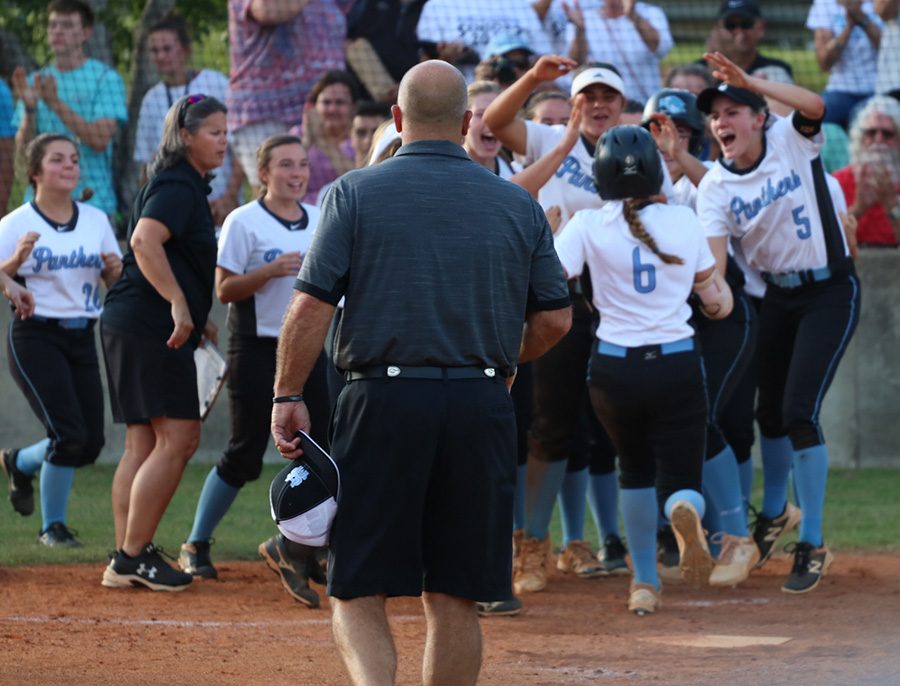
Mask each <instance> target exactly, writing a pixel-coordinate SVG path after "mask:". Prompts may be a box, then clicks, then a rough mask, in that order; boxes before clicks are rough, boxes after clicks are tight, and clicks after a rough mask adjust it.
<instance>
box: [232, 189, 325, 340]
mask: <svg viewBox="0 0 900 686" xmlns="http://www.w3.org/2000/svg"><path fill="white" fill-rule="evenodd" d="M301 206H302V207H303V210H304V211H305V212H306V218H307V221H306V222H305V223H304V222H302V221H301V222H297V223H294V224H288V223H285V222H284V221H283V220H281V219H280V218H278V217H276V216H275V215H274V214H272V213H271V212H270V211H269V210H268V209H267V208H266V207H265V206H264V205H263V204H262V203H261V202H260V201H259V200H254V201H253V202H250V203H247V204H246V205H241V206H240V207H238V208H237V209H236V210H234V211H233V212H232V213H231V214H229V215H228V216H227V217H226V218H225V222H224V223H223V225H222V234H221V235H220V236H219V255H218V258H217V260H216V264H217V266H219V267H222V268H223V269H227V270H228V271H230V272H232V273H234V274H246V273H248V272H252V271H254V270H255V269H259V268H260V267H262V266H264V265H266V264H268V263H269V262H272V261H273V260H275V259H276V258H277V257H278V256H279V255H281V254H282V253H285V252H297V251H299V252H300V253H301V255H306V251H307V250H309V246H310V244H311V243H312V238H313V234H314V233H315V230H316V225H317V224H318V223H319V208H318V207H314V206H313V205H307V204H305V203H303V204H301ZM296 278H297V277H296V275H293V276H281V277H277V278H274V279H269V281H267V282H266V284H265V285H264V286H263V287H262V288H260V289H259V290H258V291H256V293H254V294H253V296H252V297H251V298H248V299H247V300H243V301H240V302H235V303H230V304H229V305H228V324H229V327H230V328H231V329H232V331H234V330H237V331H239V332H240V333H246V334H248V335H255V336H260V337H271V338H276V337H277V336H278V332H279V330H280V329H281V320H282V318H283V317H284V313H285V310H287V306H288V302H289V301H290V299H291V294H292V293H293V292H294V282H295V281H296ZM235 327H236V328H235Z"/></svg>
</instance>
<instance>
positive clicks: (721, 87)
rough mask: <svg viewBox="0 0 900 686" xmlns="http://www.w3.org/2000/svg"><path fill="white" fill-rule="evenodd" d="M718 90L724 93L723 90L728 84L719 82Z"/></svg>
mask: <svg viewBox="0 0 900 686" xmlns="http://www.w3.org/2000/svg"><path fill="white" fill-rule="evenodd" d="M719 90H720V91H722V92H723V93H724V92H725V91H727V90H728V84H727V83H720V84H719Z"/></svg>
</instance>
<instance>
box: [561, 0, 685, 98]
mask: <svg viewBox="0 0 900 686" xmlns="http://www.w3.org/2000/svg"><path fill="white" fill-rule="evenodd" d="M602 7H603V0H584V1H583V2H582V3H581V10H582V12H583V14H584V32H585V38H586V39H587V48H588V52H587V59H586V60H585V61H587V62H608V63H609V64H612V65H613V66H615V67H616V68H617V69H618V70H619V71H620V72H622V78H623V79H624V81H625V96H626V97H628V98H631V99H633V100H637V101H638V102H646V101H647V100H649V98H650V96H651V95H653V94H654V93H656V91H658V90H659V89H660V88H662V80H661V79H660V75H659V62H660V60H662V58H664V57H665V56H666V55H667V54H669V51H670V50H671V49H672V46H674V45H675V41H674V40H673V39H672V33H671V31H669V21H668V19H666V14H665V12H663V11H662V10H661V9H660V8H659V7H656V6H655V5H648V4H646V3H643V2H638V3H637V4H636V5H635V11H636V12H637V14H638V15H640V16H641V17H643V18H644V19H645V20H646V21H647V22H648V23H649V24H650V25H651V26H652V27H653V28H655V29H656V31H657V32H658V33H659V45H658V46H657V47H656V50H655V51H653V52H651V51H650V48H648V47H647V44H646V43H645V42H644V39H643V38H641V35H640V33H638V30H637V28H635V26H634V22H633V21H631V19H629V18H628V17H626V16H624V15H623V16H621V17H616V18H615V19H606V18H604V17H603V16H601V14H600V10H601V9H602ZM574 37H575V26H574V25H573V24H570V25H569V27H568V33H567V40H568V41H569V42H570V43H571V41H572V39H573V38H574Z"/></svg>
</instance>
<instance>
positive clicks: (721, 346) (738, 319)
mask: <svg viewBox="0 0 900 686" xmlns="http://www.w3.org/2000/svg"><path fill="white" fill-rule="evenodd" d="M734 295H735V298H734V309H733V310H732V311H731V314H730V315H728V316H727V317H725V319H720V320H716V321H714V320H710V319H707V318H706V317H704V316H703V315H699V316H697V317H695V319H694V322H695V326H696V328H697V336H698V338H699V339H700V344H701V346H702V352H703V368H704V371H705V373H706V393H707V405H708V407H709V422H708V425H707V430H706V459H707V460H709V459H712V458H713V457H715V456H716V455H718V454H719V453H721V452H722V451H723V450H725V447H726V445H728V444H727V439H726V437H725V435H724V431H723V429H722V423H721V420H722V415H723V414H724V410H725V407H726V405H727V404H728V402H729V400H730V399H731V398H732V396H733V394H734V392H735V390H736V389H737V387H738V385H739V383H740V381H741V379H743V377H744V374H745V372H746V370H747V366H748V365H749V363H750V360H751V359H752V358H753V354H754V351H755V348H756V335H757V329H758V322H757V317H756V311H755V310H754V309H753V305H752V304H751V303H750V298H749V297H748V296H747V295H746V294H745V293H744V291H743V289H740V288H738V289H735V293H734ZM751 424H752V419H751ZM751 431H752V426H751ZM751 444H752V438H751Z"/></svg>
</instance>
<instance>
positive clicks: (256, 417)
mask: <svg viewBox="0 0 900 686" xmlns="http://www.w3.org/2000/svg"><path fill="white" fill-rule="evenodd" d="M277 346H278V340H277V339H275V338H254V337H249V336H232V337H231V340H230V341H229V350H228V365H229V370H230V371H229V377H228V400H229V404H230V406H231V437H230V438H229V439H228V447H226V448H225V452H224V454H223V455H222V457H221V459H220V460H219V463H218V465H217V470H218V473H219V476H220V477H222V480H223V481H224V482H225V483H227V484H229V485H230V486H234V487H235V488H241V487H242V486H243V485H244V484H245V483H247V482H248V481H255V480H256V479H258V478H259V475H260V473H261V472H262V461H263V455H264V454H265V452H266V446H268V444H269V437H270V434H269V426H270V423H271V419H272V385H273V384H274V381H275V351H276V348H277ZM326 365H327V362H326V360H325V354H324V352H323V353H322V354H320V355H319V359H318V360H316V365H315V367H314V368H313V371H312V373H311V374H310V376H309V380H308V381H307V382H306V385H305V386H304V388H303V395H304V398H305V400H306V406H307V407H308V408H309V415H310V421H311V422H312V437H313V439H314V440H315V441H316V442H317V443H319V444H320V445H323V446H324V445H328V443H327V437H328V424H329V420H330V417H331V403H330V402H329V398H328V388H327V382H326V371H327V370H326Z"/></svg>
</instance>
